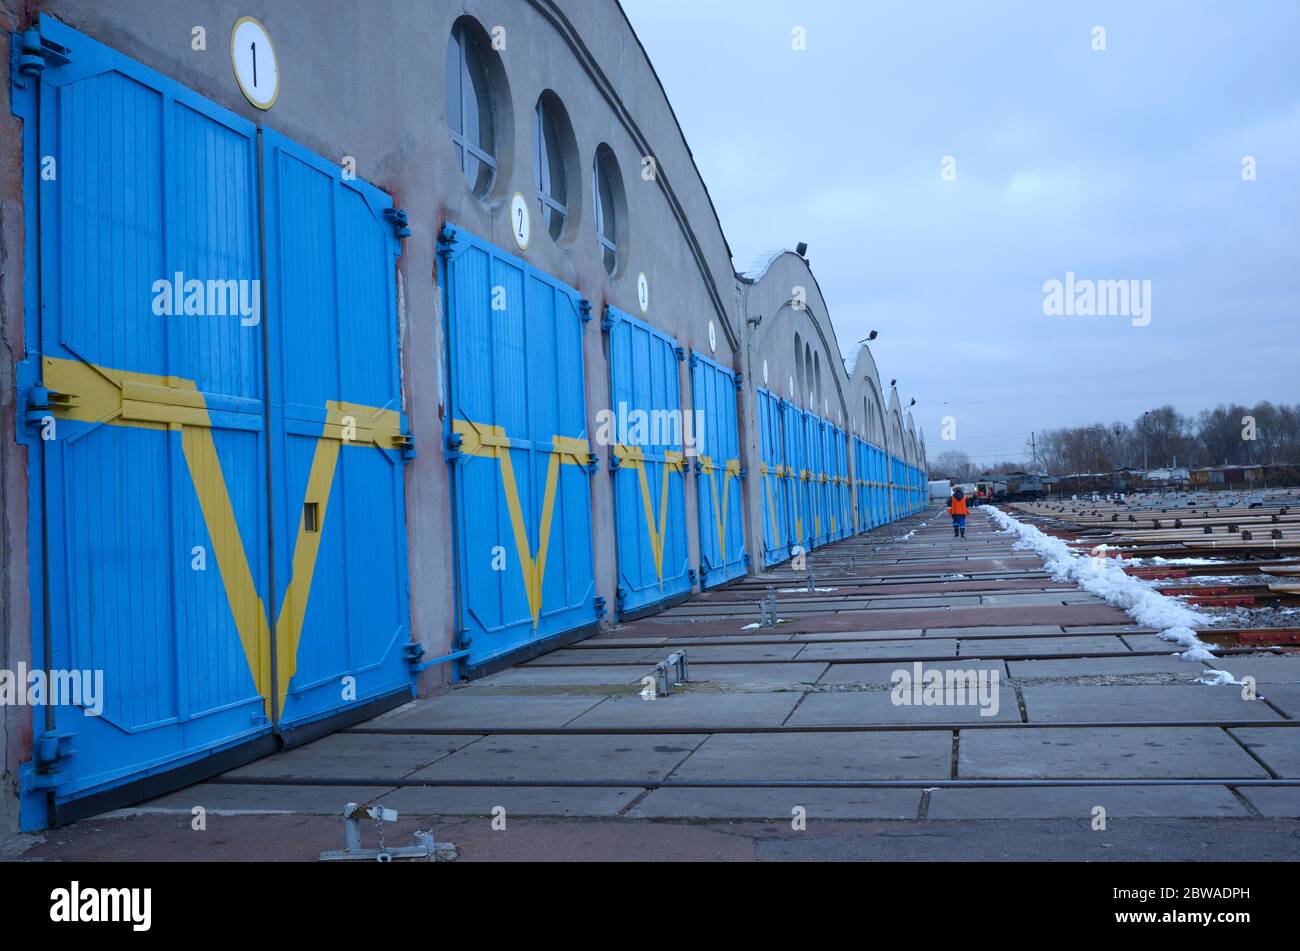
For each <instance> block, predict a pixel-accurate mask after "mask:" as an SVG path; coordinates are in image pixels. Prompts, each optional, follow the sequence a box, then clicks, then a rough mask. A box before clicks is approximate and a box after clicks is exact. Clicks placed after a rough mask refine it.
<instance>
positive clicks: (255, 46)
mask: <svg viewBox="0 0 1300 951" xmlns="http://www.w3.org/2000/svg"><path fill="white" fill-rule="evenodd" d="M230 63H231V65H232V66H233V67H234V70H235V79H236V80H237V81H238V82H239V89H240V91H241V92H243V94H244V98H245V99H247V100H248V101H249V102H251V103H252V104H253V105H255V106H256V107H257V108H259V109H270V108H271V107H272V106H273V105H275V99H276V97H277V96H279V95H280V67H279V64H278V63H277V62H276V59H275V48H274V47H273V46H272V45H271V37H270V36H268V35H267V33H266V27H264V26H262V24H261V23H259V22H258V21H257V20H255V19H253V18H252V17H240V18H239V19H238V20H236V21H235V26H234V29H232V30H231V31H230Z"/></svg>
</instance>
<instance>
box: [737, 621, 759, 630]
mask: <svg viewBox="0 0 1300 951" xmlns="http://www.w3.org/2000/svg"><path fill="white" fill-rule="evenodd" d="M762 626H763V625H761V624H759V623H758V622H757V621H755V622H754V623H753V624H746V625H745V626H744V627H742V628H741V630H742V631H756V630H758V629H759V628H760V627H762Z"/></svg>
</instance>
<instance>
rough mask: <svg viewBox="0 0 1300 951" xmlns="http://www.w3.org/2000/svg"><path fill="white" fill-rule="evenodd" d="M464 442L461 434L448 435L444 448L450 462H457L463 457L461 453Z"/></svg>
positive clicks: (444, 441)
mask: <svg viewBox="0 0 1300 951" xmlns="http://www.w3.org/2000/svg"><path fill="white" fill-rule="evenodd" d="M463 441H464V440H463V438H462V437H461V434H460V433H448V434H447V438H446V439H445V440H443V445H444V448H445V449H446V457H447V461H448V462H455V461H456V460H457V459H459V458H460V457H461V456H462V455H463V453H462V452H461V451H460V447H461V443H462V442H463Z"/></svg>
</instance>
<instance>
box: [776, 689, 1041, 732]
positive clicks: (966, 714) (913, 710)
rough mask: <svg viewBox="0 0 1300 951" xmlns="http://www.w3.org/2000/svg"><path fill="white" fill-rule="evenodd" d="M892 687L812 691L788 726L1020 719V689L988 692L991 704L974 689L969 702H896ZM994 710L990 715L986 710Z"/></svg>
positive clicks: (1017, 720)
mask: <svg viewBox="0 0 1300 951" xmlns="http://www.w3.org/2000/svg"><path fill="white" fill-rule="evenodd" d="M893 693H894V692H893V691H892V690H854V691H844V692H835V693H810V694H808V696H806V697H805V698H804V700H803V703H801V704H799V706H798V707H797V708H796V709H795V711H794V713H793V714H792V715H791V717H790V719H789V720H788V721H786V725H787V726H867V725H872V724H877V723H884V724H893V725H900V726H906V725H908V724H916V723H991V722H995V721H998V720H1001V721H1013V722H1016V723H1019V722H1020V708H1019V706H1018V705H1017V703H1016V692H1015V691H1014V690H1012V689H1011V688H1010V687H999V688H998V689H997V690H996V691H993V692H992V693H990V694H989V696H988V700H989V703H988V706H987V707H981V706H979V703H978V702H979V700H981V699H983V698H982V697H981V695H979V694H978V692H976V691H972V692H971V695H970V696H969V701H970V702H968V703H962V704H952V705H946V706H939V705H929V706H927V705H916V704H909V705H906V706H905V705H902V704H895V703H894V699H893ZM986 709H987V710H989V711H992V712H991V713H989V714H988V715H987V716H985V715H984V710H986Z"/></svg>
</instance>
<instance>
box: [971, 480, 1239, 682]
mask: <svg viewBox="0 0 1300 951" xmlns="http://www.w3.org/2000/svg"><path fill="white" fill-rule="evenodd" d="M984 508H985V509H986V510H987V511H988V512H989V514H991V515H992V516H993V519H994V521H996V522H997V523H998V524H999V525H1001V526H1002V528H1003V530H1004V531H1006V532H1010V533H1014V534H1015V535H1017V536H1019V538H1020V540H1019V541H1018V542H1016V543H1015V546H1014V547H1016V548H1019V549H1022V550H1023V549H1029V550H1031V551H1033V552H1035V553H1036V554H1037V555H1038V556H1039V557H1040V558H1042V559H1043V561H1044V562H1045V563H1046V567H1047V571H1048V573H1049V574H1051V576H1052V578H1053V579H1054V580H1056V581H1073V582H1074V583H1075V584H1077V585H1078V586H1079V587H1080V588H1083V589H1084V590H1085V591H1090V592H1092V593H1093V594H1095V595H1097V596H1098V597H1100V598H1104V599H1105V600H1106V602H1107V603H1109V604H1113V605H1115V606H1116V607H1119V608H1123V609H1124V611H1125V612H1126V613H1127V614H1128V615H1129V617H1131V618H1133V620H1135V621H1137V622H1138V623H1139V624H1141V625H1142V626H1143V627H1148V628H1151V629H1153V630H1156V631H1159V632H1160V635H1159V636H1160V637H1161V638H1162V639H1163V640H1166V641H1174V642H1176V643H1177V644H1178V646H1179V647H1181V648H1182V653H1181V654H1179V655H1178V656H1179V657H1180V658H1181V659H1183V660H1187V661H1199V662H1201V663H1210V662H1212V661H1215V660H1217V658H1216V657H1215V656H1214V653H1213V649H1212V648H1211V647H1210V645H1209V644H1206V643H1205V642H1204V641H1202V640H1201V639H1200V638H1199V637H1197V636H1196V632H1195V631H1194V630H1192V625H1194V624H1209V623H1211V622H1212V620H1213V619H1212V618H1211V617H1210V616H1209V615H1206V614H1202V613H1200V612H1199V611H1193V610H1192V609H1191V608H1189V607H1188V606H1187V605H1186V604H1183V603H1182V602H1181V601H1176V600H1174V599H1173V598H1170V597H1168V596H1166V595H1163V594H1161V593H1160V592H1159V591H1157V590H1156V588H1155V585H1153V584H1151V582H1149V581H1143V580H1141V579H1139V578H1134V577H1132V576H1131V575H1129V574H1127V573H1126V572H1125V571H1124V569H1123V568H1122V567H1120V565H1118V564H1117V563H1116V561H1115V559H1112V558H1091V557H1085V556H1082V555H1078V554H1076V553H1075V552H1073V551H1071V550H1070V547H1069V546H1068V545H1067V544H1066V543H1065V542H1063V541H1062V540H1061V539H1059V538H1053V537H1052V536H1050V535H1046V534H1044V533H1043V532H1041V531H1039V530H1038V529H1037V528H1036V527H1034V526H1033V525H1026V524H1025V523H1024V522H1020V521H1018V520H1016V519H1014V518H1012V517H1011V516H1010V515H1007V514H1006V513H1005V512H1003V511H1002V510H1000V509H998V508H997V507H995V506H992V505H988V506H984Z"/></svg>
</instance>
